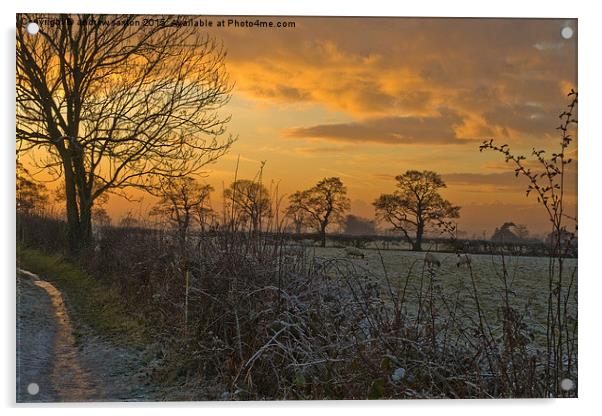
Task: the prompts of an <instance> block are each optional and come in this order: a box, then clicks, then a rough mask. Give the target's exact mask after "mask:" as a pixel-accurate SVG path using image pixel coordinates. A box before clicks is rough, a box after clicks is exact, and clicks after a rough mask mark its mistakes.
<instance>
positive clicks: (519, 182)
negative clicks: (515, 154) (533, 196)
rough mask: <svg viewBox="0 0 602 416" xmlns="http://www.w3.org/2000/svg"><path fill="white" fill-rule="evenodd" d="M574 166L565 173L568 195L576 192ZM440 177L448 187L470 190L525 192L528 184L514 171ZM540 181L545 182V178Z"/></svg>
mask: <svg viewBox="0 0 602 416" xmlns="http://www.w3.org/2000/svg"><path fill="white" fill-rule="evenodd" d="M534 168H536V166H534ZM576 168H577V167H576V166H574V168H571V169H570V170H569V171H567V173H566V180H565V191H566V193H567V194H568V195H576V192H577V175H576V174H575V172H576ZM508 169H510V167H509V168H508ZM540 170H541V169H540ZM442 177H443V180H444V181H445V183H446V184H447V186H448V187H450V188H451V187H465V188H469V189H470V190H471V191H472V192H491V191H492V190H493V191H520V192H525V191H526V190H527V186H528V185H529V181H528V180H527V178H525V177H524V176H522V175H518V176H516V175H515V173H514V172H500V173H448V174H443V175H442ZM541 183H542V184H543V183H545V178H544V179H542V181H541Z"/></svg>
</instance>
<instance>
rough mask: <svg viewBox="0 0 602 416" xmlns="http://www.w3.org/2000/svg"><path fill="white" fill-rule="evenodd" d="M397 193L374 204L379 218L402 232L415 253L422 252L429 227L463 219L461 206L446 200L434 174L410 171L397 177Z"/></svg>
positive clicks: (442, 185)
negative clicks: (454, 219)
mask: <svg viewBox="0 0 602 416" xmlns="http://www.w3.org/2000/svg"><path fill="white" fill-rule="evenodd" d="M395 180H396V181H397V183H396V185H397V190H396V191H395V192H393V193H392V194H382V195H380V196H379V197H378V198H377V199H376V200H375V201H374V203H373V205H374V207H375V209H376V214H377V218H378V219H379V220H381V221H384V222H386V223H388V224H389V225H391V226H392V227H393V229H394V230H396V231H401V232H402V234H403V235H404V237H405V238H406V240H407V241H408V242H409V243H410V244H412V248H413V249H414V250H418V251H419V250H422V239H423V236H424V232H425V231H426V230H427V228H428V227H432V226H434V227H444V226H446V225H449V220H450V219H453V218H458V217H459V216H460V207H458V206H455V205H453V204H452V203H451V202H449V201H448V200H446V199H443V197H442V196H441V194H440V193H439V191H440V190H441V189H443V188H445V187H446V185H445V182H444V181H443V179H442V178H441V176H440V175H439V174H437V173H436V172H433V171H428V170H425V171H417V170H408V171H406V172H405V173H404V174H402V175H398V176H396V177H395Z"/></svg>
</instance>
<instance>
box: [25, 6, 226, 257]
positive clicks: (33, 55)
mask: <svg viewBox="0 0 602 416" xmlns="http://www.w3.org/2000/svg"><path fill="white" fill-rule="evenodd" d="M40 17H41V16H40ZM44 17H47V16H44ZM56 17H57V18H59V19H57V20H58V21H57V22H56V24H53V25H45V24H40V31H39V32H38V34H36V35H35V36H34V35H30V34H28V33H27V32H26V30H25V25H24V24H23V22H30V21H36V19H37V18H38V16H37V15H29V14H23V15H19V16H17V22H18V24H17V30H16V51H17V77H16V79H17V81H16V82H17V143H18V146H17V148H18V150H19V151H28V150H31V149H38V150H41V151H43V152H44V153H45V154H46V156H47V157H45V158H43V160H44V162H43V163H41V167H43V168H46V169H47V171H48V172H49V173H54V174H55V175H56V176H57V177H58V176H62V178H63V180H64V184H65V204H66V215H67V222H68V230H69V249H70V251H71V253H72V254H73V253H76V252H78V251H79V249H80V248H81V247H82V246H84V245H86V244H88V243H89V241H90V240H91V217H92V208H93V206H94V203H95V201H96V200H97V199H98V198H99V197H100V196H101V195H102V194H103V193H105V192H107V191H111V192H117V191H118V190H120V191H123V189H124V188H128V187H135V188H143V189H147V188H149V187H152V186H156V178H158V177H180V176H186V175H188V174H190V173H193V172H196V171H198V170H199V169H200V168H201V167H202V166H204V165H206V164H207V163H209V162H212V161H214V160H215V159H216V158H218V157H220V156H221V155H223V154H224V153H225V152H226V151H227V150H228V149H229V147H230V145H231V143H232V142H233V140H234V139H233V138H232V137H231V136H228V137H227V138H222V136H223V135H224V134H225V125H226V123H227V122H228V121H229V117H222V116H220V114H219V113H218V110H219V109H220V108H221V107H222V106H223V105H224V104H225V103H227V102H228V100H229V98H230V91H231V84H230V82H229V80H228V76H227V73H226V71H225V66H224V58H225V52H224V50H223V48H222V47H221V46H220V45H218V44H217V43H216V42H215V41H214V40H213V39H211V38H208V37H206V36H205V35H203V34H202V32H201V31H198V30H197V29H196V28H194V27H181V26H180V27H178V26H177V25H174V23H176V20H177V19H178V18H177V17H170V16H167V17H166V18H165V24H157V25H154V26H143V25H137V24H134V23H135V21H136V19H138V18H139V17H138V16H135V15H122V16H110V17H109V16H94V20H95V22H94V23H91V24H87V23H86V22H87V21H88V20H90V19H91V17H92V16H89V15H78V16H69V15H61V16H56ZM109 19H110V20H111V21H119V22H120V23H121V24H120V25H113V24H105V23H109V22H108V20H109ZM73 20H79V21H82V22H84V23H83V24H78V22H77V21H76V22H73ZM73 23H74V24H73ZM97 183H98V184H100V186H98V187H96V188H95V189H94V185H95V184H97Z"/></svg>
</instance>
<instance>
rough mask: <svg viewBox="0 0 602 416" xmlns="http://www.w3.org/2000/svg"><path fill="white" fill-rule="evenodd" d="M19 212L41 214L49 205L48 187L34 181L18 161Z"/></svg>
mask: <svg viewBox="0 0 602 416" xmlns="http://www.w3.org/2000/svg"><path fill="white" fill-rule="evenodd" d="M16 199H17V212H18V213H21V214H32V213H40V212H41V211H43V210H44V209H45V207H46V204H47V203H48V192H47V190H46V186H44V185H43V184H40V183H37V182H35V181H34V180H33V178H32V177H31V175H30V174H29V171H28V170H27V169H25V167H24V166H23V165H22V164H21V163H20V162H18V161H17V198H16Z"/></svg>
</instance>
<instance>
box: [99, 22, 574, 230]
mask: <svg viewBox="0 0 602 416" xmlns="http://www.w3.org/2000/svg"><path fill="white" fill-rule="evenodd" d="M210 19H211V20H213V21H218V20H221V19H222V18H220V17H215V16H214V17H211V18H210ZM225 19H227V18H225ZM241 19H243V18H241ZM253 19H254V18H253ZM261 19H262V20H266V21H270V20H272V21H274V22H278V21H287V22H290V21H293V22H294V23H295V27H294V28H257V27H252V28H248V27H242V28H241V27H238V28H232V27H231V28H217V27H214V28H210V29H199V30H206V31H207V32H208V34H209V35H210V36H213V37H215V38H216V39H218V40H220V41H222V42H223V45H224V47H225V49H226V50H227V53H228V55H227V59H226V68H227V71H228V72H229V74H230V77H231V79H232V80H233V81H234V83H235V86H234V89H233V93H232V98H231V101H230V102H229V103H228V104H227V105H226V106H225V107H224V108H222V110H221V111H222V114H227V115H231V122H230V123H229V125H228V131H229V132H230V133H232V134H234V135H236V136H238V140H237V141H236V143H234V145H233V146H232V148H231V150H230V152H229V153H228V154H227V155H226V156H224V157H222V158H221V159H220V160H218V161H217V162H216V163H214V164H212V165H210V166H206V168H205V170H204V172H203V174H202V175H200V176H199V178H200V180H201V181H204V182H207V183H210V184H212V185H213V186H214V187H215V189H216V190H218V192H216V195H215V196H214V197H213V203H214V205H218V206H219V205H220V204H219V202H218V201H219V200H220V197H219V195H218V194H219V193H220V191H221V189H222V186H223V184H225V186H227V185H228V184H229V183H230V182H232V180H233V178H234V172H235V169H236V165H237V161H238V160H239V170H238V177H239V178H249V179H252V178H253V177H255V175H256V174H257V172H258V170H259V168H260V166H261V162H262V161H266V163H265V167H264V170H263V181H264V183H266V184H267V185H268V186H270V185H271V186H273V187H275V186H276V185H277V186H278V192H279V195H280V196H283V197H286V195H288V194H290V193H292V192H294V191H296V190H300V189H306V188H309V187H311V186H312V185H313V184H315V183H316V182H317V181H319V180H320V179H322V178H324V177H328V176H338V177H340V178H341V179H342V180H343V181H344V183H345V185H346V186H347V188H348V194H349V197H350V199H351V212H352V213H353V214H356V215H360V216H363V217H367V218H373V217H374V210H373V207H372V201H374V199H375V198H376V197H378V195H380V194H381V193H390V192H393V191H394V190H395V180H394V177H395V176H396V175H399V174H402V173H403V172H405V171H406V170H409V169H417V170H434V171H436V172H438V173H440V174H441V175H442V177H443V179H444V181H445V182H446V184H447V188H446V189H445V190H444V191H443V192H442V193H443V195H444V196H445V197H446V198H447V199H449V200H450V201H451V202H452V203H454V204H456V205H460V206H461V207H462V209H461V211H460V214H461V217H460V219H459V220H458V227H459V229H460V230H462V231H465V232H466V233H467V234H468V235H469V236H479V237H480V236H482V235H483V234H484V233H485V234H486V235H491V233H492V232H493V230H494V229H495V227H499V226H500V225H501V224H502V223H503V222H506V221H513V222H515V223H521V224H526V225H527V226H528V227H529V229H530V230H531V232H532V233H533V234H541V233H544V232H546V231H547V230H548V229H549V226H548V221H547V220H546V217H545V214H544V211H542V208H541V207H539V206H538V205H537V201H536V199H535V197H530V198H527V197H526V196H525V189H526V183H525V182H524V181H521V180H520V179H517V178H515V176H514V173H513V170H512V168H511V166H509V165H508V164H506V163H504V160H503V157H502V156H501V155H499V154H496V153H493V152H483V153H481V152H479V145H480V144H481V142H482V141H483V140H485V139H490V138H493V139H495V141H496V142H498V143H500V144H502V143H507V144H508V145H510V147H511V149H512V150H513V151H515V152H516V153H518V154H525V155H529V154H530V152H531V150H532V148H538V149H540V148H541V149H547V150H550V151H552V150H553V149H557V148H558V143H559V135H558V131H557V130H556V127H557V126H558V125H559V119H558V114H559V113H560V112H561V111H563V110H564V107H565V106H566V104H568V102H569V101H568V99H567V97H566V95H567V92H568V91H569V90H570V89H571V88H575V89H576V88H577V64H576V62H577V45H576V39H575V37H573V38H572V39H570V40H565V39H563V38H562V37H561V35H560V33H561V29H562V28H563V27H565V26H567V25H568V26H571V27H573V28H574V29H576V21H575V20H570V19H568V20H567V19H546V20H536V19H426V18H320V17H288V18H283V17H279V18H261ZM575 32H576V30H575ZM573 147H574V150H572V157H573V158H574V160H575V163H574V164H573V165H572V168H571V170H570V171H569V180H568V185H567V187H568V193H567V201H568V203H569V205H570V207H571V211H570V212H571V214H575V210H576V192H577V178H576V168H577V162H576V160H577V153H576V146H573ZM139 196H140V197H141V198H142V200H141V202H128V201H125V200H123V199H120V198H118V197H111V199H110V201H109V205H108V211H109V214H110V215H111V216H112V217H113V218H114V219H117V218H119V217H120V216H123V215H125V213H127V212H129V211H131V212H132V213H133V214H134V215H137V214H142V213H144V212H145V211H146V210H147V209H148V208H149V207H150V206H152V204H153V200H152V198H150V197H148V196H141V195H139Z"/></svg>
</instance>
